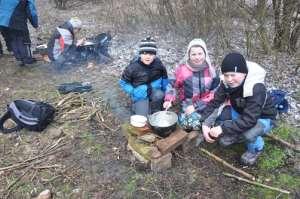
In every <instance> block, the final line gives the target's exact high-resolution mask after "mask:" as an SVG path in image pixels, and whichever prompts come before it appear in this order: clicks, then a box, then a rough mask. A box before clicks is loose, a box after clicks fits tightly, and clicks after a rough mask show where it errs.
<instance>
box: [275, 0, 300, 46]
mask: <svg viewBox="0 0 300 199" xmlns="http://www.w3.org/2000/svg"><path fill="white" fill-rule="evenodd" d="M295 5H298V4H297V0H285V1H282V0H273V10H274V19H275V37H274V47H275V48H277V49H278V50H287V49H288V47H289V44H290V36H291V33H292V22H293V13H294V12H295V11H296V9H297V6H295Z"/></svg>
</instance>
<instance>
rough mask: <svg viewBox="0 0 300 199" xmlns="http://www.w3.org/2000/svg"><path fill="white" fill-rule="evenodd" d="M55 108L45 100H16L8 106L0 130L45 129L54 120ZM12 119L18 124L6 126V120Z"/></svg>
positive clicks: (8, 131)
mask: <svg viewBox="0 0 300 199" xmlns="http://www.w3.org/2000/svg"><path fill="white" fill-rule="evenodd" d="M54 113H55V108H54V107H53V106H51V105H50V104H47V103H45V102H38V101H33V100H15V101H13V102H12V103H10V104H9V105H8V106H7V112H6V113H5V114H4V115H3V116H2V117H1V119H0V130H2V132H3V133H11V132H14V131H19V130H21V129H22V128H26V129H28V130H31V131H39V132H40V131H43V130H44V129H45V128H46V127H47V125H48V124H49V123H50V122H51V121H53V118H54ZM8 119H12V120H13V121H14V122H15V123H16V124H17V126H16V127H13V128H10V129H8V128H5V127H4V126H3V125H4V123H5V121H6V120H8Z"/></svg>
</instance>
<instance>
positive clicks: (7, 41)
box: [0, 27, 12, 52]
mask: <svg viewBox="0 0 300 199" xmlns="http://www.w3.org/2000/svg"><path fill="white" fill-rule="evenodd" d="M0 31H1V34H2V37H3V38H4V41H5V44H6V49H7V51H9V52H11V51H12V48H11V37H10V35H9V30H8V28H6V27H1V28H0ZM0 45H1V44H0ZM1 49H2V50H3V48H2V46H1Z"/></svg>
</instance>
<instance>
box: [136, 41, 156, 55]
mask: <svg viewBox="0 0 300 199" xmlns="http://www.w3.org/2000/svg"><path fill="white" fill-rule="evenodd" d="M156 51H157V46H156V41H155V40H154V39H152V38H151V37H147V38H146V39H143V40H141V42H140V45H139V54H143V53H150V54H154V55H156Z"/></svg>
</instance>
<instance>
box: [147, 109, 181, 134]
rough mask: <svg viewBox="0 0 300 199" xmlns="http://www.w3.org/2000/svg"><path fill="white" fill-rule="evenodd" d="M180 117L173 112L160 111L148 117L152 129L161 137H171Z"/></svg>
mask: <svg viewBox="0 0 300 199" xmlns="http://www.w3.org/2000/svg"><path fill="white" fill-rule="evenodd" d="M177 120H178V116H177V114H176V113H174V112H171V111H159V112H156V113H153V114H152V115H149V116H148V122H149V125H150V127H151V128H152V129H153V130H154V132H155V133H157V134H158V135H159V136H161V137H167V136H169V135H170V134H171V133H172V132H173V131H174V130H175V129H176V125H177Z"/></svg>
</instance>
